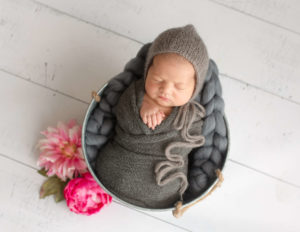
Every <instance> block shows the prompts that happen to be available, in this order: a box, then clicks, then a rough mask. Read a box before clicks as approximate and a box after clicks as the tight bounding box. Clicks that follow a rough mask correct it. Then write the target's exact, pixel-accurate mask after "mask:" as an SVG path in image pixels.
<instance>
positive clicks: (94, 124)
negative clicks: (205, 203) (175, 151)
mask: <svg viewBox="0 0 300 232" xmlns="http://www.w3.org/2000/svg"><path fill="white" fill-rule="evenodd" d="M150 45H151V43H148V44H146V45H144V46H143V47H142V48H141V49H140V51H139V52H138V53H137V56H136V57H135V58H133V59H131V60H130V61H129V62H128V63H127V64H126V65H125V68H124V71H123V72H121V73H120V74H118V75H117V76H115V77H114V78H112V79H111V80H110V81H109V82H108V85H107V86H106V87H105V89H104V91H103V92H102V93H101V101H100V103H97V104H96V106H95V107H94V108H93V109H92V112H91V114H90V116H89V118H88V119H87V120H88V121H87V125H86V131H85V144H83V146H85V147H86V155H87V162H88V163H89V164H90V165H91V167H92V169H93V171H94V170H95V160H96V156H97V154H98V150H99V149H101V147H102V146H103V145H104V144H105V143H106V142H107V141H108V140H109V139H110V138H111V137H112V136H113V135H114V124H115V116H114V115H115V114H114V106H115V105H116V104H117V102H118V99H119V97H120V96H121V94H122V93H123V91H124V90H125V89H126V88H127V87H128V86H129V84H130V83H131V82H132V81H134V80H136V79H138V78H143V72H144V65H145V58H146V55H147V52H148V49H149V47H150ZM195 101H196V102H198V103H200V104H199V105H202V106H204V108H205V112H206V115H205V117H204V118H203V127H202V135H203V136H204V137H205V142H204V141H199V143H201V142H204V145H203V146H201V147H198V148H194V149H193V150H192V152H191V153H190V155H189V171H188V182H189V185H188V188H187V190H186V191H185V193H184V196H183V201H184V203H187V202H189V201H191V200H193V199H195V198H196V197H197V196H199V195H200V194H201V193H202V192H204V191H206V190H207V189H208V188H209V187H210V185H211V184H212V182H213V181H214V180H215V179H216V174H215V170H216V169H218V168H219V169H220V168H221V167H223V165H224V162H225V159H226V155H227V150H228V133H227V130H228V128H227V126H226V123H225V116H224V101H223V99H222V88H221V84H220V81H219V78H218V69H217V66H216V64H215V62H214V61H213V60H210V62H209V69H208V71H207V75H206V79H205V83H204V86H203V89H202V91H201V93H200V94H199V96H197V97H196V98H195ZM178 120H180V119H178ZM179 124H180V123H179ZM169 149H171V147H170V148H169ZM156 168H158V167H156ZM94 173H96V172H95V171H94Z"/></svg>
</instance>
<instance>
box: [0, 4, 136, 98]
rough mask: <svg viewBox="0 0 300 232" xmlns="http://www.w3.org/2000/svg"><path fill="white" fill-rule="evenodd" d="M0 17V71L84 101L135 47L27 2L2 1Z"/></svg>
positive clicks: (131, 54)
mask: <svg viewBox="0 0 300 232" xmlns="http://www.w3.org/2000/svg"><path fill="white" fill-rule="evenodd" d="M0 15H1V18H2V22H3V23H2V24H3V25H2V26H1V27H0V49H1V53H0V69H4V70H6V71H10V72H12V73H15V74H18V75H20V76H22V77H25V78H27V79H30V80H32V81H34V82H37V83H40V84H42V85H45V86H48V87H51V88H53V89H57V90H60V91H61V92H63V93H66V94H69V95H71V96H74V97H77V98H79V99H82V100H84V101H86V102H89V101H90V99H91V98H90V96H91V91H92V90H95V91H96V90H98V89H100V88H101V87H102V86H103V85H104V84H105V83H106V81H107V80H109V79H110V78H112V77H113V76H115V75H117V74H118V73H120V72H121V71H122V70H123V68H124V65H125V64H126V63H127V62H128V61H129V59H130V58H132V57H134V56H135V55H136V53H137V51H138V49H139V48H140V46H141V45H140V44H137V43H136V42H133V41H131V40H128V39H125V38H123V37H119V36H116V35H114V34H112V33H108V32H106V31H105V30H101V29H97V28H96V27H95V26H92V25H88V24H86V23H82V22H79V21H78V20H74V19H73V18H70V17H66V16H64V15H60V14H56V13H55V12H53V11H52V10H49V9H47V8H44V7H40V6H38V5H36V4H34V3H32V2H31V1H27V0H25V1H22V0H12V1H6V0H2V3H1V8H0Z"/></svg>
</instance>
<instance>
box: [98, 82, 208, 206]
mask: <svg viewBox="0 0 300 232" xmlns="http://www.w3.org/2000/svg"><path fill="white" fill-rule="evenodd" d="M144 94H145V90H144V80H143V79H139V80H137V81H134V82H133V83H132V84H131V85H130V86H129V87H128V88H127V89H126V90H125V91H124V93H123V94H122V95H121V97H120V99H119V102H118V104H117V105H116V107H115V108H114V109H113V111H114V112H115V115H116V119H117V120H116V125H115V135H114V137H113V138H112V139H111V140H110V141H109V142H108V143H107V144H106V145H105V146H104V147H103V148H102V149H101V150H100V152H99V154H98V157H97V160H96V171H97V175H98V178H99V180H100V181H101V182H102V183H103V184H104V185H105V186H106V188H107V189H108V190H109V191H111V192H112V193H114V194H115V195H116V196H118V197H120V198H121V199H125V200H126V201H127V202H130V203H132V204H135V205H138V206H141V207H147V208H161V207H166V208H167V207H173V206H174V204H175V203H176V201H178V200H180V198H181V197H182V190H183V189H184V190H185V189H186V188H187V181H186V182H184V181H182V180H184V179H185V180H186V179H187V171H188V154H189V153H190V152H191V150H192V148H193V146H186V147H181V145H182V144H180V143H183V141H184V140H183V138H182V135H181V132H180V131H178V130H176V129H175V127H174V122H175V119H176V115H177V113H178V110H179V107H174V108H173V110H172V112H171V114H170V115H169V116H168V117H167V118H166V119H164V120H163V121H162V123H161V124H160V125H158V126H157V127H156V129H155V130H152V129H150V128H148V126H147V125H146V124H144V122H143V121H142V119H141V117H140V113H139V111H140V107H141V104H142V101H143V96H144ZM192 108H193V107H192ZM177 121H178V119H177ZM177 124H178V123H177ZM179 124H180V123H179ZM201 126H202V121H201V120H200V118H196V120H195V122H194V123H193V125H192V130H191V134H192V135H195V134H198V133H199V131H201ZM174 142H175V143H174ZM172 143H173V145H172ZM170 144H171V146H170ZM174 145H175V146H174ZM177 145H179V146H177ZM166 151H167V152H168V153H169V154H170V156H169V157H166V154H165V152H166ZM157 164H160V165H157ZM155 171H156V172H157V174H158V175H155Z"/></svg>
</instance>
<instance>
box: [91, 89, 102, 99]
mask: <svg viewBox="0 0 300 232" xmlns="http://www.w3.org/2000/svg"><path fill="white" fill-rule="evenodd" d="M92 98H93V99H94V100H95V101H96V102H100V99H101V97H100V96H99V95H98V94H97V92H96V91H92Z"/></svg>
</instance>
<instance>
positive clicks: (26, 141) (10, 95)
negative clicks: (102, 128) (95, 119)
mask: <svg viewBox="0 0 300 232" xmlns="http://www.w3.org/2000/svg"><path fill="white" fill-rule="evenodd" d="M0 91H1V93H0V96H1V100H0V102H1V103H0V104H1V107H2V110H1V114H0V153H2V154H5V155H8V156H9V157H12V158H14V159H16V160H19V161H22V162H24V163H26V164H29V165H31V166H36V162H37V158H38V151H36V150H35V149H34V147H35V145H36V144H37V141H38V139H40V138H44V136H43V135H41V134H40V131H42V130H45V129H46V128H47V127H48V126H52V127H56V126H57V122H58V121H63V122H67V121H69V120H70V119H71V118H74V119H76V120H77V122H78V123H79V124H82V122H83V118H84V115H85V112H86V110H87V107H88V105H87V104H86V103H82V102H79V101H76V100H74V99H72V98H69V97H66V96H63V95H61V94H59V93H55V92H54V91H51V90H49V89H45V88H44V87H41V86H38V85H34V84H33V83H31V82H29V81H26V80H23V79H20V78H17V77H15V76H11V75H9V74H7V73H3V72H1V71H0Z"/></svg>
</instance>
